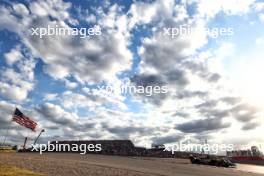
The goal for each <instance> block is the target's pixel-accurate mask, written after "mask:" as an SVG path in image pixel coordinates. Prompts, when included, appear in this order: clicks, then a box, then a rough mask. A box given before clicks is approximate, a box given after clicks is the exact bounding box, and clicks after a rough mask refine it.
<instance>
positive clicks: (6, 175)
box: [0, 164, 44, 176]
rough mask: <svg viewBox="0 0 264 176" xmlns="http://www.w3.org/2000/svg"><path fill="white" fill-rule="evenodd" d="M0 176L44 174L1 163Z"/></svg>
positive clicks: (39, 175) (36, 175)
mask: <svg viewBox="0 0 264 176" xmlns="http://www.w3.org/2000/svg"><path fill="white" fill-rule="evenodd" d="M0 176H44V175H42V174H38V173H34V172H32V171H29V170H25V169H20V168H17V167H13V166H6V165H2V164H0Z"/></svg>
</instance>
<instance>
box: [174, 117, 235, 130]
mask: <svg viewBox="0 0 264 176" xmlns="http://www.w3.org/2000/svg"><path fill="white" fill-rule="evenodd" d="M230 125H231V124H230V123H223V122H222V120H221V119H213V118H211V119H202V120H193V121H191V122H186V123H183V124H180V125H177V126H176V127H175V129H178V130H180V131H182V132H185V133H202V132H208V131H214V130H219V129H224V128H227V127H230Z"/></svg>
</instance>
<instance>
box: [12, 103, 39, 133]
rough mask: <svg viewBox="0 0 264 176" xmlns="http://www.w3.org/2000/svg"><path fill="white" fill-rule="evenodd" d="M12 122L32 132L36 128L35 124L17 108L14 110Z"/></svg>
mask: <svg viewBox="0 0 264 176" xmlns="http://www.w3.org/2000/svg"><path fill="white" fill-rule="evenodd" d="M12 121H14V122H16V123H18V124H19V125H22V126H24V127H26V128H29V129H31V130H32V131H35V129H36V127H37V125H38V124H37V123H36V122H34V121H33V120H31V119H30V118H29V117H27V116H25V115H24V114H23V113H22V112H21V111H20V110H19V109H18V108H16V109H15V112H14V115H13V118H12Z"/></svg>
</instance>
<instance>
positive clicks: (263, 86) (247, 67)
mask: <svg viewBox="0 0 264 176" xmlns="http://www.w3.org/2000/svg"><path fill="white" fill-rule="evenodd" d="M236 79H237V80H236V81H234V83H237V85H236V89H237V91H238V92H239V94H240V95H241V96H242V97H243V98H245V99H246V100H247V101H248V102H249V103H250V104H252V105H255V106H258V107H261V108H262V109H264V61H261V60H259V59H256V60H254V61H253V60H252V61H249V62H247V63H245V64H244V65H243V67H242V69H240V74H239V76H238V77H237V78H236Z"/></svg>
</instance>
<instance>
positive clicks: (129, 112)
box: [0, 0, 264, 146]
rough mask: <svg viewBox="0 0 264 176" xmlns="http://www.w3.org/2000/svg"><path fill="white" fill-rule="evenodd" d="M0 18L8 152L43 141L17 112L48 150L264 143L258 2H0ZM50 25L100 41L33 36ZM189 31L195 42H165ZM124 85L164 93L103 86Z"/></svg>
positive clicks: (1, 105)
mask: <svg viewBox="0 0 264 176" xmlns="http://www.w3.org/2000/svg"><path fill="white" fill-rule="evenodd" d="M0 14H1V15H0V68H1V69H0V134H1V137H2V138H3V135H4V134H5V132H6V129H7V128H8V126H9V124H11V129H10V131H9V134H8V141H9V142H12V143H17V144H21V143H23V137H25V136H30V138H31V139H33V138H35V137H36V136H37V133H33V132H30V130H28V129H25V128H23V127H20V126H19V125H17V124H15V123H14V122H12V123H11V122H10V120H11V118H12V113H13V111H14V109H15V107H18V108H19V109H20V110H21V111H22V112H23V113H24V114H26V115H28V116H30V117H32V119H34V120H36V121H37V122H38V124H39V125H38V129H37V131H40V130H41V129H46V132H45V133H44V134H43V137H42V141H43V142H45V141H47V140H64V139H76V140H84V139H130V140H132V141H133V142H134V143H135V144H136V145H138V146H150V144H151V143H156V144H162V143H164V144H169V143H173V142H177V141H180V140H182V141H186V140H191V141H196V142H201V141H204V140H205V139H207V141H208V142H209V143H231V144H257V143H258V144H259V143H262V142H264V141H263V136H262V135H263V132H264V130H263V129H264V128H263V127H264V124H263V112H264V93H263V90H264V83H263V80H262V79H263V75H264V69H263V67H264V58H263V50H264V32H263V31H264V30H263V29H264V1H262V0H210V1H209V0H189V1H181V0H146V1H136V0H134V1H129V0H128V1H121V0H115V1H114V0H113V1H99V0H94V1H92V0H72V1H71V0H64V1H63V0H36V1H33V0H32V1H31V0H12V1H11V0H10V1H9V0H0ZM48 25H50V26H55V25H57V26H60V27H64V28H78V29H80V28H90V27H94V26H99V27H100V28H101V32H102V33H101V35H98V36H91V37H89V38H80V37H77V36H70V35H67V36H44V37H43V38H39V37H37V36H32V35H30V34H29V31H30V30H31V29H32V28H38V27H46V26H48ZM182 25H188V26H190V28H191V29H192V32H191V33H189V34H185V35H177V36H175V37H173V38H172V37H170V36H169V35H165V33H164V32H165V29H169V28H179V27H180V26H182ZM205 29H231V30H232V34H231V35H219V36H214V35H211V34H210V33H208V31H207V30H205ZM123 84H126V85H136V86H137V85H142V86H144V87H146V86H153V85H158V86H166V87H167V90H168V91H167V93H166V94H153V95H152V96H146V95H144V94H136V93H122V92H118V91H117V92H115V93H114V94H109V93H108V91H107V90H106V89H101V88H100V87H102V86H106V85H110V86H113V87H119V86H120V85H123ZM2 138H1V141H2V140H3V139H2Z"/></svg>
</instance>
